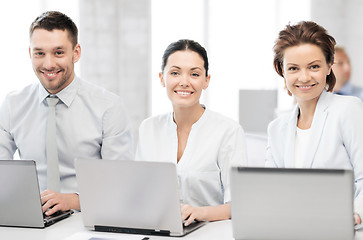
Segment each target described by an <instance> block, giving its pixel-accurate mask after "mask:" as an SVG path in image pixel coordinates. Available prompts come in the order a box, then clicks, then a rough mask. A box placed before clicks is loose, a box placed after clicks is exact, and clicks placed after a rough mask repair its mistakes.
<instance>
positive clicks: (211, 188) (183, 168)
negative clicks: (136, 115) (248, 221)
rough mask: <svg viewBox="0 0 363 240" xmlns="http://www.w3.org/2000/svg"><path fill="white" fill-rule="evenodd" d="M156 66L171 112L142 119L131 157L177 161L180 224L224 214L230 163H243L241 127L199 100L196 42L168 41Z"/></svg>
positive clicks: (204, 63) (200, 64)
mask: <svg viewBox="0 0 363 240" xmlns="http://www.w3.org/2000/svg"><path fill="white" fill-rule="evenodd" d="M161 70H162V72H161V73H159V77H160V81H161V84H162V86H163V87H165V88H166V91H167V95H168V97H169V99H170V101H171V103H172V106H173V112H171V113H168V114H165V115H160V116H156V117H151V118H149V119H146V120H145V121H143V122H142V124H141V126H140V129H139V144H138V147H137V152H136V160H143V161H164V162H173V163H175V164H176V165H177V171H178V178H179V188H180V189H179V192H180V197H181V202H182V208H181V209H182V218H183V220H186V222H185V225H189V224H190V223H191V222H192V221H193V220H198V221H203V220H205V221H216V220H224V219H229V218H230V217H231V214H230V203H229V202H230V200H231V199H230V186H229V171H230V167H231V165H246V162H247V155H246V151H245V139H244V132H243V129H242V127H241V126H240V125H239V124H238V123H236V122H234V121H233V120H231V119H228V118H226V117H224V116H222V115H220V114H218V113H216V112H213V111H211V110H209V109H207V108H206V107H205V106H204V105H201V104H200V103H199V99H200V96H201V94H202V91H203V90H205V89H207V87H208V84H209V80H210V76H209V75H208V57H207V52H206V50H205V49H204V48H203V47H202V46H201V45H199V43H197V42H194V41H192V40H179V41H177V42H174V43H172V44H170V45H169V46H168V48H167V49H166V50H165V52H164V55H163V58H162V66H161Z"/></svg>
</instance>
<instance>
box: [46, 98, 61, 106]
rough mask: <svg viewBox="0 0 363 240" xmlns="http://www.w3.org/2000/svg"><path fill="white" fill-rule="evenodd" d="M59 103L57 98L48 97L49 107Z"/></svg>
mask: <svg viewBox="0 0 363 240" xmlns="http://www.w3.org/2000/svg"><path fill="white" fill-rule="evenodd" d="M58 102H59V98H57V97H47V103H48V106H49V107H54V106H55V105H57V103H58Z"/></svg>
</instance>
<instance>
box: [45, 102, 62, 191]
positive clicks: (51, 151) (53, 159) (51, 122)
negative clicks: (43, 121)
mask: <svg viewBox="0 0 363 240" xmlns="http://www.w3.org/2000/svg"><path fill="white" fill-rule="evenodd" d="M47 102H48V107H49V115H48V126H47V138H46V141H47V142H46V147H47V189H50V190H53V191H56V192H59V191H60V177H59V163H58V149H57V137H56V121H55V105H56V104H57V103H58V102H59V98H57V97H47Z"/></svg>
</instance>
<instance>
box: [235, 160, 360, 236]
mask: <svg viewBox="0 0 363 240" xmlns="http://www.w3.org/2000/svg"><path fill="white" fill-rule="evenodd" d="M231 191H232V192H231V196H232V202H231V209H232V213H231V214H232V224H233V234H234V237H235V238H236V239H297V238H298V239H353V238H352V236H353V234H354V229H353V173H352V171H350V170H328V169H287V168H242V167H234V168H232V173H231Z"/></svg>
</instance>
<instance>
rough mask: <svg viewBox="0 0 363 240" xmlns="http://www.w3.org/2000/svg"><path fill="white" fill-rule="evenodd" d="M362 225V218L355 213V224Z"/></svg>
mask: <svg viewBox="0 0 363 240" xmlns="http://www.w3.org/2000/svg"><path fill="white" fill-rule="evenodd" d="M361 223H362V219H361V218H360V216H359V214H357V213H354V224H355V225H357V224H361Z"/></svg>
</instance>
